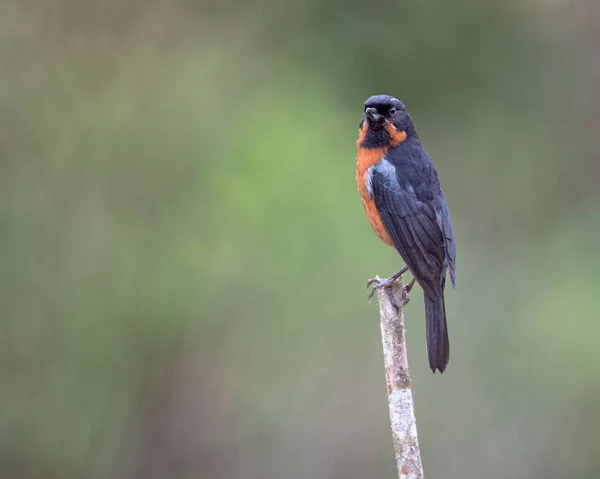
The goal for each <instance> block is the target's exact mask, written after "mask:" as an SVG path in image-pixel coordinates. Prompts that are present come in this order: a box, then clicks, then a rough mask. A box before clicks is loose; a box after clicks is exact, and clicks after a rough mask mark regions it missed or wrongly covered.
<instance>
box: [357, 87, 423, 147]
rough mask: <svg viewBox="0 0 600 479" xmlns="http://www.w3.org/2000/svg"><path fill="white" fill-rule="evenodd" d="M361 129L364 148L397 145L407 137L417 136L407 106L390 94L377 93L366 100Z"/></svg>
mask: <svg viewBox="0 0 600 479" xmlns="http://www.w3.org/2000/svg"><path fill="white" fill-rule="evenodd" d="M360 130H361V135H360V136H361V145H360V146H362V147H364V148H381V147H384V146H397V145H399V144H400V143H401V142H402V141H404V140H405V139H406V138H407V137H409V136H416V132H415V127H414V125H413V121H412V118H411V117H410V115H409V114H408V112H407V111H406V108H404V105H403V104H402V102H401V101H400V100H398V99H396V98H394V97H393V96H389V95H375V96H372V97H370V98H369V99H368V100H367V101H366V102H365V113H364V115H363V117H362V119H361V121H360Z"/></svg>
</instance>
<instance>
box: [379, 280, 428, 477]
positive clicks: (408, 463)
mask: <svg viewBox="0 0 600 479" xmlns="http://www.w3.org/2000/svg"><path fill="white" fill-rule="evenodd" d="M377 298H378V301H379V316H380V323H381V339H382V343H383V356H384V360H385V377H386V382H387V390H388V403H389V408H390V421H391V424H392V435H393V438H394V451H395V453H396V464H397V466H398V477H399V478H400V479H423V465H422V464H421V452H420V450H419V438H418V435H417V420H416V418H415V410H414V404H413V397H412V389H411V386H412V380H411V378H410V371H409V369H408V359H407V355H406V337H405V334H404V306H406V304H407V303H408V294H407V293H406V292H405V291H404V286H403V282H402V277H400V278H398V280H396V281H395V282H394V283H393V284H392V285H391V286H390V287H389V288H382V289H379V290H377Z"/></svg>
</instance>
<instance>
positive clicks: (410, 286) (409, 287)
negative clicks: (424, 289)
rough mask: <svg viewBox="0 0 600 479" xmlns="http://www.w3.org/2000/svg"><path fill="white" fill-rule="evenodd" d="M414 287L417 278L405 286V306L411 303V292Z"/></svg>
mask: <svg viewBox="0 0 600 479" xmlns="http://www.w3.org/2000/svg"><path fill="white" fill-rule="evenodd" d="M414 285H415V278H413V279H411V280H410V283H408V284H405V285H404V300H403V303H404V305H405V306H406V304H407V303H408V302H409V301H410V292H411V290H412V289H413V286H414Z"/></svg>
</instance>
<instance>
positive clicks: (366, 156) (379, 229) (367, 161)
mask: <svg viewBox="0 0 600 479" xmlns="http://www.w3.org/2000/svg"><path fill="white" fill-rule="evenodd" d="M366 134H367V125H366V123H365V124H363V126H362V128H361V130H360V135H359V137H358V140H357V142H356V146H357V151H358V154H357V155H356V184H357V186H358V191H359V192H360V197H361V199H362V203H363V206H364V207H365V213H367V219H368V220H369V223H370V224H371V228H373V231H375V234H376V235H377V236H378V237H379V239H380V240H381V241H383V242H384V243H385V244H388V245H390V246H394V243H393V242H392V239H391V238H390V235H389V234H388V232H387V231H386V229H385V226H383V222H382V221H381V217H380V216H379V213H378V212H377V208H376V207H375V201H374V200H373V199H372V198H369V191H368V190H367V185H366V179H367V171H368V169H369V168H370V167H371V166H373V165H374V164H376V163H378V162H379V161H380V160H381V159H382V158H383V156H384V155H385V153H386V152H387V150H388V148H387V147H384V148H363V147H362V146H361V144H362V142H363V140H364V139H365V135H366Z"/></svg>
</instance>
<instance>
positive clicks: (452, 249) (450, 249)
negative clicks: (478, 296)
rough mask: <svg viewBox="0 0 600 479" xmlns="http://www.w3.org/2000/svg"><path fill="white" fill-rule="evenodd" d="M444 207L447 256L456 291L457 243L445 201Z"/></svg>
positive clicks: (443, 222) (443, 225) (443, 216)
mask: <svg viewBox="0 0 600 479" xmlns="http://www.w3.org/2000/svg"><path fill="white" fill-rule="evenodd" d="M442 207H443V210H442V229H443V230H444V238H445V239H446V255H447V256H448V267H449V269H450V281H452V287H453V288H454V289H456V243H455V242H454V231H453V229H452V218H450V212H449V211H448V206H447V205H446V201H445V200H444V202H443V204H442Z"/></svg>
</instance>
